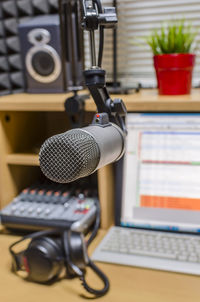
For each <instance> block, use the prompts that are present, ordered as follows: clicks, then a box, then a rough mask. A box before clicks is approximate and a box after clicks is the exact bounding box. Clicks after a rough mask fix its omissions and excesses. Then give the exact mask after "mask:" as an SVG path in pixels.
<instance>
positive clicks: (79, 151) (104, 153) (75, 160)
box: [39, 114, 125, 183]
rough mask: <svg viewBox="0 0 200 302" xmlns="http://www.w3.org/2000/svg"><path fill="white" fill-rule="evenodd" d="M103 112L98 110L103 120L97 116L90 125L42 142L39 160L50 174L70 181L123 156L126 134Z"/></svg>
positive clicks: (54, 179) (53, 179) (43, 170)
mask: <svg viewBox="0 0 200 302" xmlns="http://www.w3.org/2000/svg"><path fill="white" fill-rule="evenodd" d="M103 115H104V114H97V115H96V117H97V116H98V117H99V116H100V120H99V119H97V118H96V117H95V118H96V120H95V119H94V123H92V124H91V125H90V126H87V127H84V128H76V129H72V130H69V131H67V132H64V133H61V134H58V135H54V136H52V137H50V138H48V139H47V140H46V141H45V142H44V143H43V145H42V146H41V149H40V153H39V160H40V168H41V170H42V172H43V173H44V175H45V176H46V177H47V178H49V179H50V180H52V181H54V182H58V183H69V182H72V181H74V180H76V179H79V178H82V177H85V176H88V175H90V174H92V173H93V172H95V171H96V170H97V169H99V168H101V167H103V166H106V165H107V164H110V163H112V162H115V161H117V160H118V159H120V158H121V157H122V155H123V154H124V145H125V143H124V142H125V134H124V133H123V131H122V130H121V129H120V127H118V126H117V125H116V124H113V123H109V121H107V119H104V117H105V116H103ZM95 123H96V124H95Z"/></svg>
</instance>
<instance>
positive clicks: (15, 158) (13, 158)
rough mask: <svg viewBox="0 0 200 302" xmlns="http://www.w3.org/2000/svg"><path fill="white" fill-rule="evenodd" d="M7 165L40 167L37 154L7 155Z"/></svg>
mask: <svg viewBox="0 0 200 302" xmlns="http://www.w3.org/2000/svg"><path fill="white" fill-rule="evenodd" d="M6 163H7V164H9V165H22V166H39V158H38V155H37V154H29V153H13V154H7V155H6Z"/></svg>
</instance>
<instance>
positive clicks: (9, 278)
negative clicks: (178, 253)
mask: <svg viewBox="0 0 200 302" xmlns="http://www.w3.org/2000/svg"><path fill="white" fill-rule="evenodd" d="M104 234H105V232H103V231H100V233H99V235H98V237H97V238H96V239H95V241H94V243H93V244H92V246H91V249H93V248H94V246H95V245H97V243H98V242H99V241H100V239H101V238H102V237H103V235H104ZM16 239H17V237H16V236H13V235H5V234H0V301H2V302H12V301H15V302H36V301H41V302H42V301H44V302H46V301H47V302H56V301H58V302H65V301H66V302H78V301H79V302H80V301H84V300H85V301H87V300H88V299H86V298H89V297H90V295H89V294H87V293H85V291H84V289H83V288H82V286H81V284H80V281H79V280H78V279H77V278H76V279H73V280H66V279H64V280H61V281H59V282H57V283H55V284H53V285H51V286H47V285H40V284H35V283H31V282H27V281H24V280H23V279H21V278H19V277H18V276H16V275H15V274H13V273H11V272H10V263H11V259H10V255H9V253H8V246H9V245H10V244H11V243H13V242H14V241H15V240H16ZM91 249H90V253H91ZM98 265H99V266H100V267H101V269H102V270H103V271H104V272H105V273H106V274H107V276H108V277H109V279H110V283H111V287H110V291H109V293H108V294H107V295H106V296H104V297H102V298H100V299H99V300H101V301H104V302H118V301H120V302H122V301H125V302H134V301H135V302H158V301H159V302H161V301H162V302H190V301H191V302H197V301H198V302H199V301H200V277H196V276H191V275H183V274H176V273H168V272H163V271H154V270H149V269H139V268H134V267H126V266H119V265H111V264H103V263H99V264H98ZM95 278H96V277H95V276H94V275H93V273H91V272H88V281H89V282H90V284H91V285H93V284H94V282H95ZM96 281H97V280H96ZM95 284H100V283H98V281H97V282H95ZM83 295H84V297H83ZM99 300H98V301H99Z"/></svg>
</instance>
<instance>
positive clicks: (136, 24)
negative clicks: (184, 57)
mask: <svg viewBox="0 0 200 302" xmlns="http://www.w3.org/2000/svg"><path fill="white" fill-rule="evenodd" d="M102 4H103V6H112V1H109V0H102ZM117 5H118V21H119V22H118V29H117V32H118V43H117V47H118V50H117V53H118V57H117V62H118V80H119V81H121V82H122V84H123V85H124V86H133V87H134V86H135V83H138V82H139V83H141V84H142V86H143V87H155V86H156V79H155V73H154V68H153V61H152V52H151V49H150V48H149V46H148V45H147V44H146V43H145V37H146V36H148V35H149V34H151V32H152V31H153V30H154V29H158V28H160V26H161V25H162V24H163V22H165V21H170V20H182V19H185V20H186V21H189V22H191V24H192V25H193V26H194V30H198V32H199V34H198V36H197V42H200V0H190V1H189V0H120V1H118V4H117ZM199 47H200V43H199ZM85 65H86V67H89V66H90V56H89V40H88V36H87V33H85ZM103 68H104V69H106V72H107V80H108V81H110V80H112V30H110V29H107V30H105V43H104V56H103ZM193 75H194V76H193V85H194V86H197V85H199V83H200V58H199V57H198V56H197V58H196V66H195V69H194V74H193Z"/></svg>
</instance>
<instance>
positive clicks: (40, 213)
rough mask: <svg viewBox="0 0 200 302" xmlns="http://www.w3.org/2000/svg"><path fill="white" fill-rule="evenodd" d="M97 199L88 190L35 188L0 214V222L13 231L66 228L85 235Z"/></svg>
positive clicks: (94, 215) (28, 190) (62, 186)
mask: <svg viewBox="0 0 200 302" xmlns="http://www.w3.org/2000/svg"><path fill="white" fill-rule="evenodd" d="M97 203H98V198H97V194H96V193H94V192H93V191H92V190H90V189H79V188H78V189H77V188H72V187H71V188H68V189H66V186H64V185H52V184H50V185H39V186H37V185H34V186H32V187H29V188H26V189H24V190H23V191H22V192H21V193H20V194H19V195H18V196H17V197H15V198H14V199H13V201H12V202H11V203H10V204H9V205H7V206H6V207H5V208H3V209H2V211H1V212H0V217H1V223H2V224H3V225H4V226H6V227H8V228H14V229H27V230H39V229H46V228H68V229H71V230H73V231H78V232H86V231H87V230H88V228H89V227H90V226H91V225H92V223H93V222H94V220H95V217H96V208H97V206H96V205H97Z"/></svg>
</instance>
